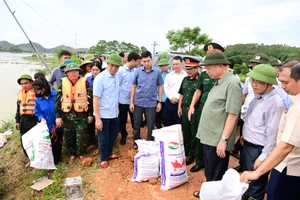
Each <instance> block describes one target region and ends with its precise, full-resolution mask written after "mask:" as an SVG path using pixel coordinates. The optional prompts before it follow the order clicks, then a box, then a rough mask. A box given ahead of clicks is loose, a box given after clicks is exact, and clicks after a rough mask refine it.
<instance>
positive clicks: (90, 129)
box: [87, 116, 97, 145]
mask: <svg viewBox="0 0 300 200" xmlns="http://www.w3.org/2000/svg"><path fill="white" fill-rule="evenodd" d="M93 117H94V116H93ZM95 128H96V127H95V117H94V119H93V122H92V123H90V124H87V132H88V135H89V145H96V143H97V140H96V134H95Z"/></svg>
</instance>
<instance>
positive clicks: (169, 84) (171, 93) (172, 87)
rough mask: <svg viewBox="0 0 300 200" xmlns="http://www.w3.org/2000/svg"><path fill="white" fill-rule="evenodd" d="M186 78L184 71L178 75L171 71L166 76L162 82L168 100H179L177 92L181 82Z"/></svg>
mask: <svg viewBox="0 0 300 200" xmlns="http://www.w3.org/2000/svg"><path fill="white" fill-rule="evenodd" d="M186 76H187V74H186V72H185V71H182V72H180V73H178V74H177V73H175V72H174V71H173V72H171V73H169V74H168V75H167V76H166V79H165V82H164V92H165V94H166V96H167V98H168V99H169V100H171V99H172V98H173V97H175V98H177V99H179V96H180V94H179V93H178V91H179V88H180V85H181V82H182V80H183V79H184V77H186Z"/></svg>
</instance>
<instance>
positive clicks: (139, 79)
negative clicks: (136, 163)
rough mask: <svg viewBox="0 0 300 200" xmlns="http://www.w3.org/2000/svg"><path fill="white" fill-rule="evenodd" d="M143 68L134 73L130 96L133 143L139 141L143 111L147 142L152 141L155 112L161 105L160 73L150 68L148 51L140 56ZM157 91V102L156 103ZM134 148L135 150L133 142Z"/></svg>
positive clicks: (150, 56) (161, 81)
mask: <svg viewBox="0 0 300 200" xmlns="http://www.w3.org/2000/svg"><path fill="white" fill-rule="evenodd" d="M141 57H142V63H143V67H140V68H138V69H137V70H136V71H135V76H134V79H133V81H132V88H131V95H130V110H131V112H133V119H134V120H133V121H134V128H133V133H134V141H135V140H138V139H140V127H141V122H142V114H143V112H144V111H145V114H146V121H147V125H148V135H147V140H153V139H154V138H153V136H152V130H153V128H154V121H155V111H156V112H159V111H160V109H161V103H162V85H163V83H164V81H163V79H162V76H161V73H160V71H159V70H158V69H157V68H155V67H154V66H152V55H151V53H150V52H149V51H145V52H143V53H142V54H141ZM157 89H158V95H159V100H158V103H157V100H156V98H157ZM133 146H134V148H137V145H136V143H135V142H134V145H133Z"/></svg>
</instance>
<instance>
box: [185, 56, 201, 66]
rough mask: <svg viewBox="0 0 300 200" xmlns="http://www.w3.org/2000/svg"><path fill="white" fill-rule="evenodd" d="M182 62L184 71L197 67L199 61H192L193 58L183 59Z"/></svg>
mask: <svg viewBox="0 0 300 200" xmlns="http://www.w3.org/2000/svg"><path fill="white" fill-rule="evenodd" d="M182 60H183V61H184V68H185V69H191V68H194V67H198V63H199V61H198V60H196V59H194V58H191V57H184V58H183V59H182Z"/></svg>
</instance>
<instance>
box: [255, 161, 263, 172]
mask: <svg viewBox="0 0 300 200" xmlns="http://www.w3.org/2000/svg"><path fill="white" fill-rule="evenodd" d="M262 163H263V161H261V160H259V159H258V158H257V159H256V160H255V162H254V166H253V170H256V169H257V168H258V167H259V166H260V165H261V164H262Z"/></svg>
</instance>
